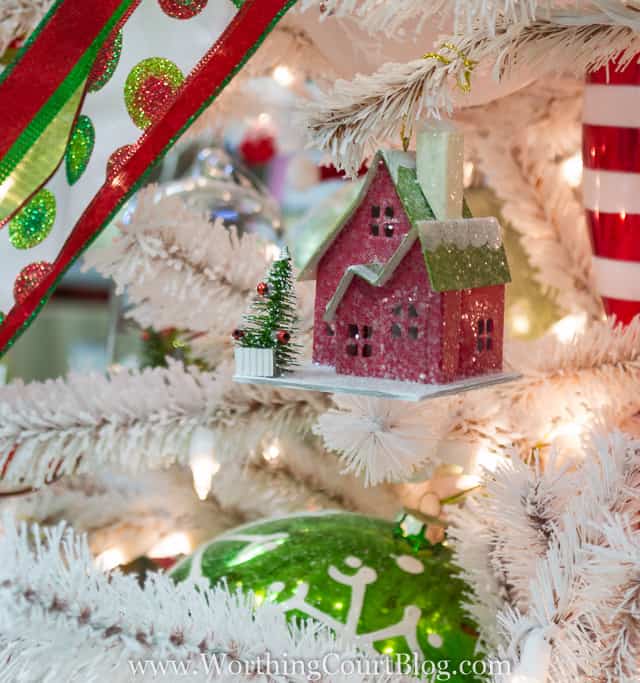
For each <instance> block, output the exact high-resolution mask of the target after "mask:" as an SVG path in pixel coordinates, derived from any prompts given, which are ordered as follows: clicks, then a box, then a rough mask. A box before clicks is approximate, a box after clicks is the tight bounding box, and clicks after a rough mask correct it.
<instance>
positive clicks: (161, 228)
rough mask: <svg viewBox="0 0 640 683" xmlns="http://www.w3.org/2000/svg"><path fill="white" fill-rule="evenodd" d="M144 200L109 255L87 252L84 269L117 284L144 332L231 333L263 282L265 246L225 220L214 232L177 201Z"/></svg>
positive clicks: (144, 196) (148, 192)
mask: <svg viewBox="0 0 640 683" xmlns="http://www.w3.org/2000/svg"><path fill="white" fill-rule="evenodd" d="M155 195H156V190H155V188H153V187H150V188H146V189H145V190H143V191H141V192H140V193H139V194H138V203H137V205H136V210H135V213H134V215H133V217H132V219H131V221H130V222H129V223H128V224H123V223H119V224H118V228H119V231H120V234H119V235H118V236H117V237H116V238H115V240H114V243H113V245H112V246H111V247H110V248H106V249H101V250H96V251H93V252H89V253H88V254H87V255H86V256H85V268H90V267H94V268H96V270H98V271H99V272H100V273H102V274H103V275H106V276H110V277H112V278H113V279H114V280H115V281H116V284H117V286H118V291H119V292H121V291H123V290H124V289H125V288H126V289H127V291H128V293H129V296H130V297H131V299H132V300H133V301H134V302H135V304H136V306H135V308H134V309H133V310H132V311H130V313H129V315H130V316H131V317H133V318H135V320H137V321H138V322H139V323H140V324H141V325H142V326H151V325H152V326H154V327H156V328H163V327H178V328H185V329H188V330H192V331H201V332H207V331H209V332H210V331H213V330H219V329H221V328H222V329H224V330H225V334H228V333H230V330H232V329H233V327H234V324H235V323H237V322H238V321H239V320H240V318H241V315H242V313H243V311H244V310H245V306H246V303H247V298H248V296H249V293H250V292H252V291H253V288H254V287H255V283H256V282H258V281H259V280H260V278H261V277H262V276H263V275H264V272H265V269H266V267H267V259H266V253H265V247H264V244H262V243H261V242H260V241H259V240H258V238H257V237H256V236H255V235H243V236H242V237H240V238H239V237H238V236H237V233H236V231H235V229H234V228H226V227H225V226H224V224H223V222H222V220H217V221H216V222H215V223H214V224H213V225H212V224H211V223H210V222H209V221H208V220H207V219H206V218H205V217H201V216H199V215H198V214H196V213H195V212H193V211H192V210H189V209H188V208H187V207H186V206H185V205H184V203H183V202H182V200H181V199H180V198H178V197H165V198H162V199H160V200H159V201H156V196H155Z"/></svg>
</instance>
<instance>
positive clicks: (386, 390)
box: [233, 363, 521, 401]
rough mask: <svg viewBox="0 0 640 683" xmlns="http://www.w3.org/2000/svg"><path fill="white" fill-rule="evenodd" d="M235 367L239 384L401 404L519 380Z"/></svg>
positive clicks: (319, 367) (500, 376) (504, 376)
mask: <svg viewBox="0 0 640 683" xmlns="http://www.w3.org/2000/svg"><path fill="white" fill-rule="evenodd" d="M237 367H238V366H237V364H236V374H235V375H234V377H233V379H234V380H235V381H236V382H240V383H242V384H273V385H276V386H279V387H284V388H286V389H306V390H307V391H321V392H325V393H330V394H359V395H362V396H376V397H378V398H391V399H398V400H401V401H426V400H427V399H430V398H437V397H438V396H447V395H450V394H459V393H461V392H463V391H471V390H472V389H482V388H484V387H490V386H492V385H494V384H501V383H503V382H511V381H513V380H515V379H518V378H519V377H520V376H521V375H519V374H518V373H514V372H498V373H493V374H488V375H480V376H478V377H469V378H467V379H462V380H458V381H456V382H451V383H450V384H420V383H418V382H402V381H400V380H395V379H379V378H377V377H357V376H356V375H338V374H337V373H336V371H335V368H332V367H330V366H328V365H314V364H313V363H308V364H307V365H304V366H302V367H301V368H300V369H298V370H297V371H296V372H291V373H287V374H284V375H281V376H279V377H264V376H257V375H249V374H246V373H241V372H239V371H238V370H237Z"/></svg>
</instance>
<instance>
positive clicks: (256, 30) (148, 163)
mask: <svg viewBox="0 0 640 683" xmlns="http://www.w3.org/2000/svg"><path fill="white" fill-rule="evenodd" d="M139 1H140V0H100V2H97V3H94V2H87V0H58V2H56V3H55V4H54V6H53V7H52V9H51V10H50V12H49V13H48V15H47V16H46V17H45V19H44V20H43V22H42V23H41V25H40V26H39V27H38V29H37V30H36V32H35V33H34V35H32V36H31V38H30V39H29V40H28V41H27V43H26V44H25V46H24V47H23V48H22V49H21V51H20V52H19V54H18V56H17V59H16V61H15V63H14V64H12V65H11V66H10V67H8V68H7V70H6V71H5V73H4V74H3V75H2V78H0V222H6V221H7V220H8V219H9V218H10V217H11V216H12V215H13V214H14V213H15V212H16V211H18V210H19V209H20V208H21V207H22V206H24V204H25V202H26V201H27V200H28V199H29V198H30V197H31V196H32V195H33V194H34V192H35V191H37V190H38V189H39V188H41V187H42V185H43V184H44V183H45V182H46V181H47V180H48V179H49V178H50V177H51V175H52V174H53V173H54V172H55V170H56V168H57V167H58V165H59V164H60V162H61V160H62V159H63V156H64V151H65V148H66V145H67V143H68V140H69V136H70V134H71V131H72V128H73V125H74V123H75V120H76V118H77V116H78V113H79V110H80V108H81V106H82V102H83V99H84V95H85V91H86V88H87V81H88V78H89V75H90V73H91V69H92V67H93V65H94V63H95V60H96V56H97V55H98V53H99V51H100V49H101V47H102V46H103V45H104V44H105V43H106V41H107V40H108V39H109V38H110V36H112V35H113V34H114V31H115V30H119V29H120V28H121V26H122V23H123V21H126V19H127V18H128V13H130V11H131V10H132V9H134V8H135V6H136V5H137V4H138V2H139ZM234 1H235V0H234ZM294 3H295V0H245V1H244V2H239V1H238V3H237V4H239V5H240V8H239V11H238V13H237V14H236V16H235V18H234V19H233V20H232V21H231V23H230V24H229V25H228V26H227V28H226V29H225V31H224V32H223V34H222V35H221V36H220V38H219V39H218V40H217V41H216V42H215V44H214V45H213V46H212V47H211V48H210V49H209V50H208V52H207V53H206V54H205V55H204V56H203V58H202V59H201V60H200V62H199V63H198V65H197V66H196V67H195V69H194V70H193V71H192V72H191V73H190V74H189V75H188V77H187V78H186V79H185V81H184V83H183V84H182V85H181V86H180V88H179V89H178V91H177V93H176V96H175V99H174V100H173V102H172V103H171V105H170V106H169V107H168V108H167V110H166V111H165V112H164V115H163V116H162V117H161V118H160V119H158V120H157V121H155V122H154V123H153V125H151V126H150V127H149V128H148V129H147V130H146V131H145V133H144V134H143V135H142V137H141V138H140V139H139V140H138V141H137V142H136V143H134V144H133V145H132V146H131V151H130V153H129V154H128V155H127V159H126V161H124V162H123V163H122V165H121V166H120V167H119V169H118V171H117V172H116V173H114V174H111V175H110V176H109V177H108V178H107V180H106V181H105V183H104V184H103V185H102V187H101V188H100V189H99V190H98V192H97V193H96V194H95V196H94V197H93V198H92V199H91V200H90V201H89V203H88V205H87V207H86V209H85V211H84V212H83V214H82V215H81V217H80V219H79V220H78V222H77V223H76V225H75V226H74V227H73V230H72V231H71V233H70V235H69V237H68V238H67V240H66V242H65V244H64V245H63V247H62V249H61V251H60V253H59V254H58V256H57V258H56V260H55V261H54V262H53V264H52V267H51V269H50V271H49V273H48V274H47V276H46V277H45V278H44V279H43V280H42V281H41V282H40V283H39V284H38V285H37V286H36V287H35V288H34V289H33V291H31V292H30V294H29V295H28V296H27V297H26V299H25V300H24V301H22V302H21V303H19V304H16V305H15V306H14V307H13V308H12V309H11V310H10V311H9V312H8V314H7V315H6V317H5V320H4V322H3V324H2V325H1V326H0V353H3V352H4V351H6V349H7V348H8V347H9V346H11V344H12V343H13V342H14V341H15V339H16V338H17V337H18V336H19V335H20V333H21V332H22V331H23V330H24V329H26V327H28V325H29V324H30V322H31V320H32V319H33V318H34V317H35V316H36V315H37V313H38V311H39V310H40V309H41V307H42V306H43V305H44V303H45V302H46V301H47V300H48V298H49V296H50V295H51V293H52V291H53V290H54V289H55V286H56V284H57V282H58V281H59V280H60V278H61V277H62V276H63V275H64V273H65V272H66V270H67V269H68V268H69V267H70V266H71V264H72V263H73V262H74V261H75V259H76V258H77V257H78V256H79V255H80V254H81V253H82V251H83V250H84V249H85V248H86V247H87V246H88V245H89V244H90V243H91V242H92V241H93V240H94V239H95V237H96V236H97V235H98V234H99V233H100V232H101V231H102V229H103V228H104V227H105V226H106V225H107V224H108V223H109V221H110V220H111V219H112V218H113V216H114V215H115V214H116V212H117V211H118V209H119V208H120V207H121V206H122V205H123V203H124V202H125V201H126V200H127V199H128V198H129V197H130V196H131V195H132V194H133V193H134V192H135V190H136V189H137V188H138V187H140V186H141V184H142V183H144V181H145V179H146V177H147V175H148V173H149V171H150V169H151V167H152V166H153V165H154V164H155V163H156V162H157V161H158V160H160V159H161V158H162V157H163V156H164V154H166V152H167V151H168V150H169V149H170V148H171V146H172V145H173V144H174V143H175V142H176V140H177V139H178V138H179V137H180V136H181V135H182V133H184V131H185V130H186V129H187V128H188V127H189V125H190V124H191V123H192V122H193V121H194V120H195V119H196V118H197V116H198V115H199V114H200V113H201V112H202V111H203V110H204V108H205V107H207V106H208V105H209V104H210V103H211V102H212V101H213V100H214V99H215V98H216V97H217V96H218V94H219V93H220V92H221V91H222V90H223V89H224V87H225V86H226V85H227V84H228V83H229V82H230V80H231V79H232V78H233V77H234V76H235V74H236V73H237V72H238V71H239V70H240V69H241V68H242V66H243V65H244V63H245V62H246V61H247V60H248V59H249V57H250V56H251V55H252V54H253V53H254V52H255V50H256V49H257V48H258V47H259V45H260V44H261V43H262V41H263V40H264V38H265V37H266V36H267V35H268V33H269V32H270V31H271V29H272V28H273V27H274V26H275V24H276V23H277V22H278V21H279V20H280V18H281V17H282V16H283V15H284V14H285V13H286V12H287V10H288V9H289V8H290V7H291V6H292V5H293V4H294Z"/></svg>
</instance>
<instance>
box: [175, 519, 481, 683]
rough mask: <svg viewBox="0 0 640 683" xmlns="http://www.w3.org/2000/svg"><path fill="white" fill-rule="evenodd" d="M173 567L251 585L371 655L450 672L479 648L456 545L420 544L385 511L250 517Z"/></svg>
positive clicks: (183, 575) (182, 574) (258, 594)
mask: <svg viewBox="0 0 640 683" xmlns="http://www.w3.org/2000/svg"><path fill="white" fill-rule="evenodd" d="M394 530H395V532H396V533H394ZM172 575H173V577H174V579H175V580H176V581H184V580H186V579H193V580H201V579H202V578H205V579H208V580H209V582H210V583H211V585H215V584H217V583H219V582H221V581H226V583H227V585H228V586H229V588H230V589H232V590H233V589H234V588H236V589H241V590H246V591H252V592H253V593H254V595H255V599H256V602H257V604H260V603H262V602H263V601H265V600H270V601H273V602H275V603H278V604H280V605H281V607H282V609H283V610H284V611H285V612H286V613H287V615H288V616H289V618H303V619H308V618H309V617H311V618H313V619H316V620H317V621H319V622H322V623H323V624H325V625H326V626H328V627H330V628H331V629H332V630H333V631H334V632H336V633H337V634H341V635H343V636H345V637H347V638H352V639H355V640H356V641H357V643H358V644H359V645H360V646H361V647H362V648H364V649H365V650H366V651H369V652H370V654H372V655H374V654H375V652H374V651H377V652H378V653H381V654H384V655H388V656H390V657H398V656H399V655H403V657H405V658H406V657H407V656H410V657H412V658H413V657H415V656H417V657H418V660H419V661H422V662H433V663H437V662H442V661H444V660H447V662H448V665H447V668H448V671H449V672H450V673H453V672H454V671H455V670H456V665H457V664H458V663H459V662H461V661H462V660H470V661H473V660H475V659H477V658H478V657H479V655H477V654H476V653H475V644H476V633H475V626H474V625H473V623H472V622H470V621H469V619H468V618H467V616H466V614H465V613H464V610H463V608H462V602H463V600H464V598H465V597H466V595H467V591H468V587H467V585H466V584H465V583H464V582H463V581H462V579H460V578H459V576H458V569H457V568H456V567H455V566H454V565H453V564H452V562H451V551H450V550H449V549H448V548H446V547H444V546H441V545H439V546H430V547H426V548H421V549H419V550H415V549H414V548H412V547H411V544H410V543H408V542H407V540H406V539H405V538H402V537H399V535H398V533H397V528H396V526H395V525H394V524H393V523H390V522H387V521H384V520H380V519H374V518H371V517H366V516H363V515H357V514H350V513H342V512H325V513H317V514H301V515H294V516H289V517H283V518H278V519H271V520H267V521H261V522H256V523H253V524H248V525H245V526H242V527H239V528H237V529H234V530H232V531H230V532H227V533H225V534H223V535H222V536H219V537H218V538H216V539H214V540H213V541H212V542H210V543H207V544H205V545H204V546H201V547H200V548H199V549H198V550H197V551H196V552H195V553H194V554H193V555H192V556H191V557H189V558H187V559H185V560H184V561H183V562H182V563H180V564H179V565H178V566H177V567H176V568H175V569H174V571H173V573H172ZM405 661H406V659H405ZM412 661H413V660H412ZM449 680H451V681H456V680H460V681H463V680H464V681H472V680H474V677H473V676H467V677H460V678H457V677H456V675H455V674H454V675H453V676H452V677H451V678H450V679H449Z"/></svg>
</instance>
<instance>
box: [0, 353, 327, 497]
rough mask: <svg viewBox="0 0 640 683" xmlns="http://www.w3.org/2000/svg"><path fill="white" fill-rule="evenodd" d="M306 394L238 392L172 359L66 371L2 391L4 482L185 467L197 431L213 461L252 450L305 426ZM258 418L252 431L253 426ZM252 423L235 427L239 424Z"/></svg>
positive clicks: (312, 411)
mask: <svg viewBox="0 0 640 683" xmlns="http://www.w3.org/2000/svg"><path fill="white" fill-rule="evenodd" d="M322 405H326V404H325V403H324V401H323V399H322V398H316V397H315V396H314V395H311V396H305V395H302V394H297V395H296V394H291V393H289V394H287V393H283V392H277V391H275V392H274V391H269V390H268V389H265V388H258V387H246V388H245V387H242V386H240V385H236V384H235V383H233V382H232V381H231V373H230V369H229V368H228V367H226V366H223V367H221V368H220V370H219V371H218V372H217V373H209V372H200V371H199V370H197V369H196V368H187V369H185V368H183V367H182V365H181V364H179V363H171V364H170V365H169V367H168V368H154V369H151V370H144V371H141V372H133V371H131V372H129V371H125V372H117V373H112V374H111V375H109V376H107V377H104V376H102V375H98V374H92V375H86V376H82V375H72V376H70V377H69V378H68V380H66V381H65V380H62V379H57V380H51V381H47V382H44V383H37V382H34V383H31V384H27V385H25V384H23V383H21V382H16V383H13V384H11V385H8V386H6V387H3V388H1V389H0V416H1V417H0V421H1V426H0V452H2V453H3V454H4V457H3V459H2V462H3V464H4V463H5V462H6V461H7V458H9V464H7V466H6V470H7V471H6V475H5V477H4V479H3V481H4V482H5V483H6V484H9V485H13V486H18V487H34V488H38V487H40V486H42V485H43V484H44V483H47V482H49V481H51V480H52V479H54V478H57V477H59V476H63V475H66V474H72V473H85V472H92V471H96V470H98V469H101V468H103V467H104V466H105V465H116V466H118V467H121V468H124V469H125V470H128V471H130V472H136V471H140V470H146V469H160V468H165V467H167V466H169V465H171V464H174V463H182V464H185V463H186V462H187V459H188V454H189V443H190V439H191V436H192V434H193V431H194V430H195V429H196V428H197V427H198V426H204V427H207V428H210V429H212V430H213V431H214V432H216V433H217V434H218V437H219V438H217V439H216V456H217V457H220V458H223V459H229V458H231V457H233V456H237V452H238V450H239V449H242V448H245V449H246V450H247V451H249V450H251V448H252V447H254V448H255V445H256V441H257V440H259V439H260V438H261V437H262V436H263V435H264V434H265V433H266V432H267V431H268V430H271V431H272V432H273V433H275V434H277V433H278V430H279V429H282V428H284V427H285V426H287V425H289V424H291V423H294V424H297V425H298V426H299V428H302V427H301V425H304V424H309V423H310V421H311V419H313V417H314V416H315V415H316V414H317V412H318V410H319V409H320V406H322ZM255 419H258V420H259V422H260V423H261V425H262V426H261V427H260V428H256V423H255V422H253V420H255ZM250 422H251V423H252V425H253V428H252V429H246V430H244V431H243V429H242V427H241V425H243V426H245V427H246V426H247V425H248V424H249V423H250Z"/></svg>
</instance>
